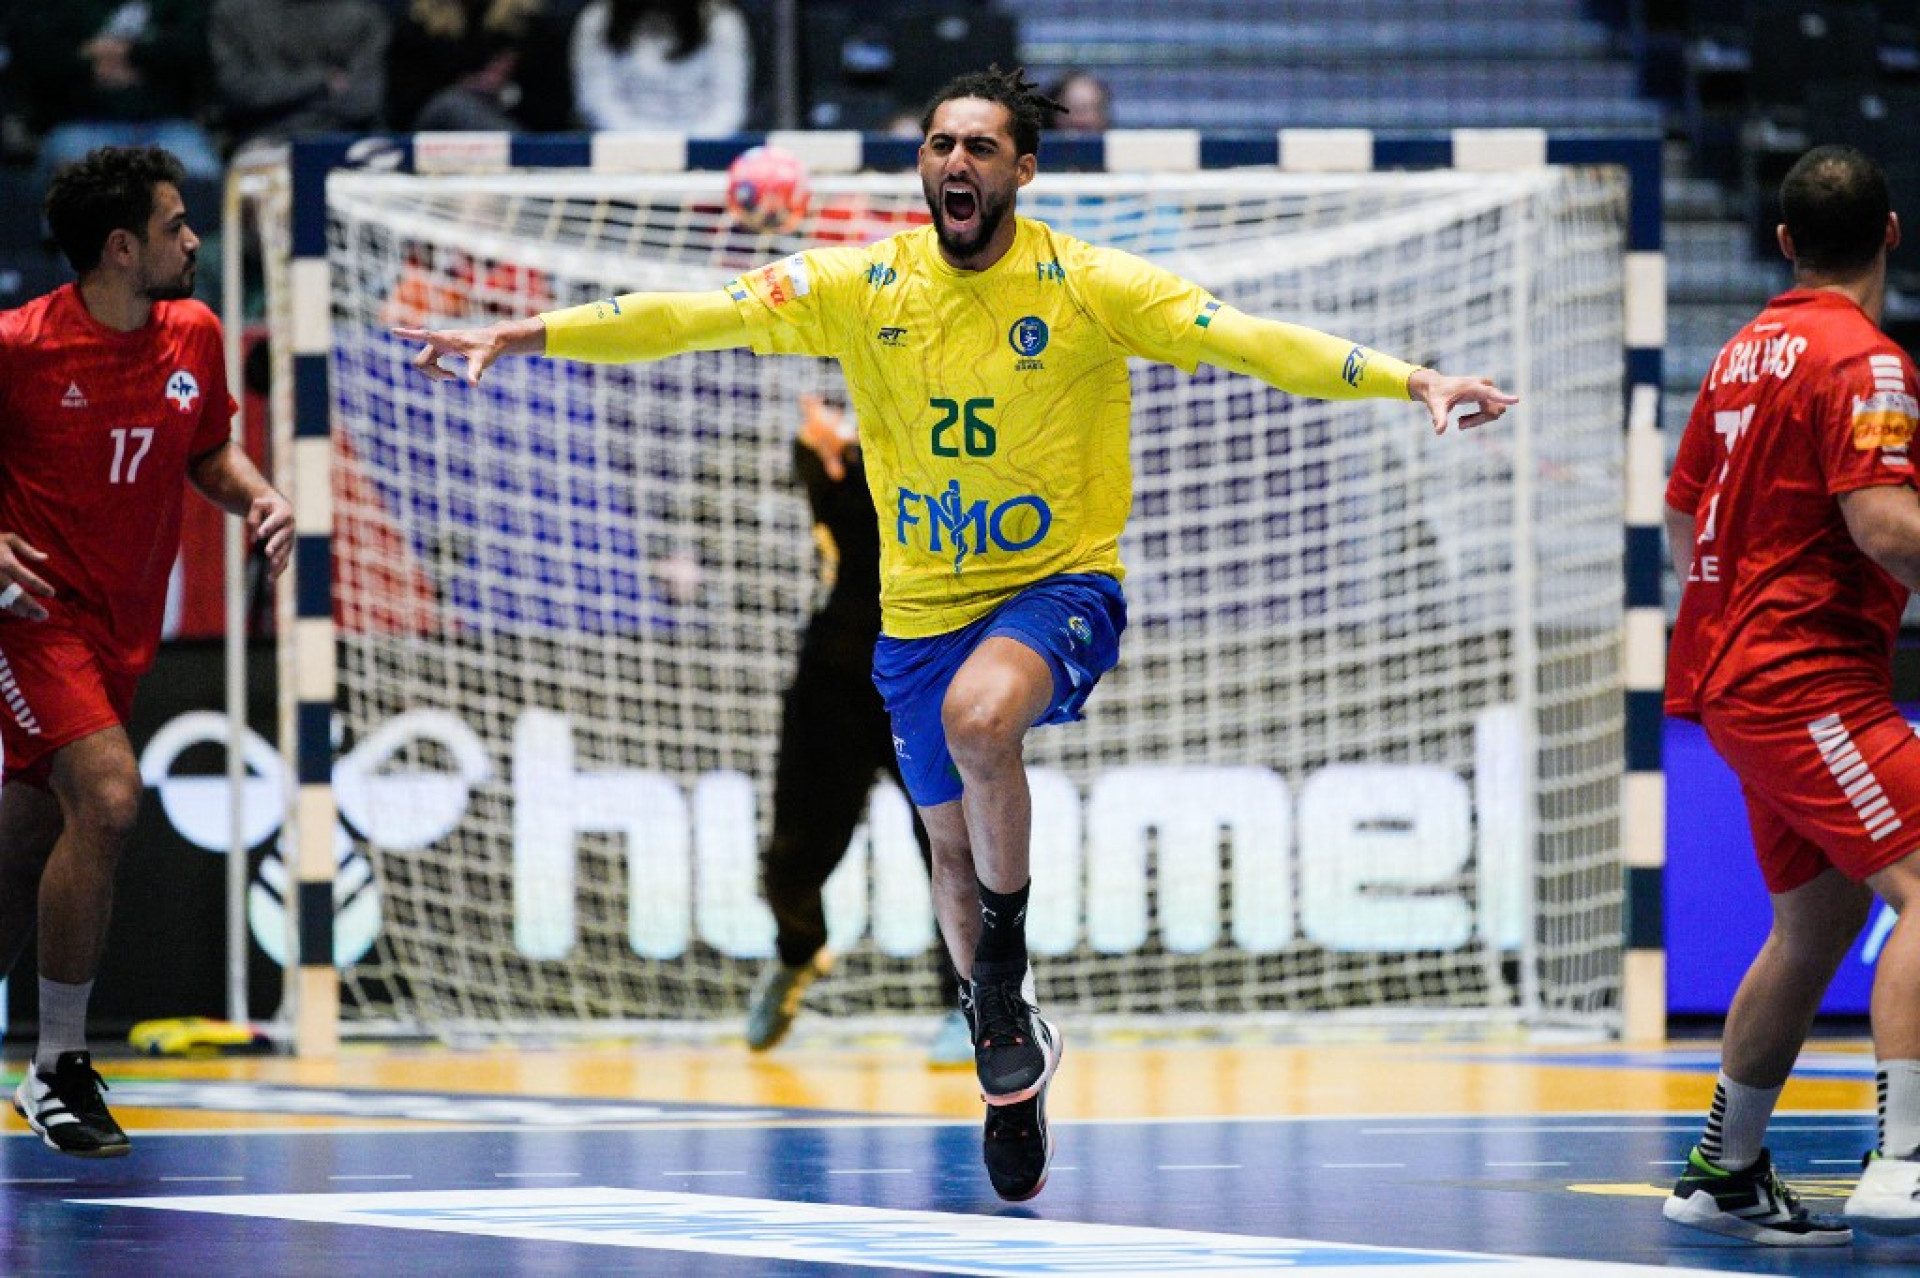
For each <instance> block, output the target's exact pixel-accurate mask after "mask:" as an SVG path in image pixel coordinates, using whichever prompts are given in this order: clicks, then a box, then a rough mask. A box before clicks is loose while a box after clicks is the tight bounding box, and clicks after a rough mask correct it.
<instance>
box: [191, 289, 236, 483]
mask: <svg viewBox="0 0 1920 1278" xmlns="http://www.w3.org/2000/svg"><path fill="white" fill-rule="evenodd" d="M204 314H205V319H204V320H203V321H202V322H201V324H200V325H199V331H200V335H201V340H202V341H203V342H204V343H206V349H208V350H210V351H211V354H210V355H209V356H208V357H207V361H206V365H205V367H206V370H207V387H206V394H204V395H203V396H201V399H200V420H199V421H198V422H196V423H195V424H194V428H193V443H192V445H191V446H189V447H188V449H187V456H188V457H189V458H192V457H204V456H206V455H207V454H208V453H210V452H212V451H213V450H214V449H216V448H218V447H220V445H222V444H224V443H226V442H227V440H228V438H230V437H231V435H232V433H233V430H232V427H233V415H234V413H236V412H237V411H239V407H240V406H239V405H238V404H236V403H234V402H233V395H232V394H231V393H230V392H229V390H228V389H227V352H226V347H225V345H224V344H223V343H222V341H221V339H220V321H219V320H218V319H217V318H215V316H214V315H213V313H212V312H211V311H207V312H205V313H204Z"/></svg>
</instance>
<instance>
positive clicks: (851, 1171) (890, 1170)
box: [827, 1167, 913, 1176]
mask: <svg viewBox="0 0 1920 1278" xmlns="http://www.w3.org/2000/svg"><path fill="white" fill-rule="evenodd" d="M827 1175H829V1176H911V1175H913V1168H911V1167H829V1168H827Z"/></svg>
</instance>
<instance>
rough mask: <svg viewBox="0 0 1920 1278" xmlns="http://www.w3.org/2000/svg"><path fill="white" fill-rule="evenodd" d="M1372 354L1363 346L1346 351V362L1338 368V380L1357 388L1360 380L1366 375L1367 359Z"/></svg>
mask: <svg viewBox="0 0 1920 1278" xmlns="http://www.w3.org/2000/svg"><path fill="white" fill-rule="evenodd" d="M1372 354H1373V352H1372V351H1370V350H1368V349H1367V348H1366V347H1364V346H1356V347H1354V348H1353V349H1352V350H1350V351H1348V352H1347V362H1346V363H1345V364H1343V365H1341V368H1340V380H1341V381H1343V382H1345V383H1346V384H1347V385H1349V386H1358V385H1359V384H1360V379H1361V378H1363V377H1365V376H1366V375H1367V359H1368V357H1369V356H1371V355H1372Z"/></svg>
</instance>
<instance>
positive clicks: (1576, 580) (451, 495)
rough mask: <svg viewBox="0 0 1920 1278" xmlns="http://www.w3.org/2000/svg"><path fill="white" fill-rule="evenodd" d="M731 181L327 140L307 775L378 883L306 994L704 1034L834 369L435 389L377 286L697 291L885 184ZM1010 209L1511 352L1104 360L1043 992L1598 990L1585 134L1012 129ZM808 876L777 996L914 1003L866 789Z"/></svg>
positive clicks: (1523, 1004) (756, 927)
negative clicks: (1395, 137)
mask: <svg viewBox="0 0 1920 1278" xmlns="http://www.w3.org/2000/svg"><path fill="white" fill-rule="evenodd" d="M723 186H724V178H723V177H722V176H721V175H720V174H718V173H689V174H685V175H644V176H613V175H608V174H604V173H592V174H588V173H583V172H564V171H551V170H549V171H520V172H508V173H502V174H493V175H470V176H469V175H457V174H435V175H412V174H405V173H375V172H355V171H340V172H336V173H334V174H332V175H331V176H330V177H329V178H328V180H327V184H326V192H327V194H326V199H327V227H328V231H327V234H328V240H329V244H328V248H329V257H330V274H331V280H332V285H331V288H332V330H331V332H332V338H331V343H332V345H331V352H330V356H329V379H330V386H331V400H332V411H333V414H334V458H335V469H334V479H333V497H334V512H335V544H334V554H335V561H334V562H335V587H334V588H335V609H336V614H337V617H338V621H339V625H340V629H339V634H338V664H339V678H340V700H339V705H338V709H339V720H340V722H339V729H338V735H339V738H340V741H339V751H340V758H341V762H340V764H339V766H338V769H337V771H336V775H335V787H336V793H337V796H338V802H339V806H340V811H341V815H342V830H343V831H344V833H345V836H346V838H348V839H350V840H351V841H352V843H353V845H354V847H355V848H356V849H357V850H359V851H362V852H364V854H365V855H366V857H367V858H368V860H369V861H370V863H371V867H372V874H373V884H374V886H375V887H376V888H377V900H378V910H379V918H378V927H377V931H375V930H372V929H369V932H370V934H371V937H372V939H371V942H370V945H369V946H366V947H357V948H360V949H361V952H357V953H351V954H342V955H339V956H338V957H339V958H340V960H341V961H342V963H343V964H344V966H343V980H344V985H343V995H344V1005H343V1013H342V1014H343V1017H344V1018H345V1020H346V1022H347V1023H346V1025H345V1026H344V1028H345V1029H346V1030H347V1031H348V1032H352V1031H353V1029H354V1025H355V1023H356V1022H358V1023H362V1024H363V1025H375V1024H388V1023H399V1024H401V1025H406V1026H411V1027H418V1028H424V1029H427V1030H430V1031H433V1032H436V1033H439V1034H442V1035H448V1036H459V1035H464V1034H473V1033H487V1032H490V1031H498V1030H501V1029H505V1028H508V1027H513V1026H523V1025H527V1024H539V1025H541V1026H543V1027H545V1028H547V1029H550V1030H555V1031H558V1030H564V1029H566V1028H568V1027H575V1028H584V1029H589V1030H593V1029H600V1030H604V1029H606V1028H608V1027H609V1026H612V1025H615V1024H620V1023H632V1022H665V1021H673V1022H686V1021H694V1022H700V1021H706V1022H715V1023H720V1024H725V1025H727V1026H729V1027H730V1026H732V1025H734V1024H737V1023H738V1018H739V1017H740V1015H741V1014H742V1012H743V1010H744V1007H745V1002H746V997H747V993H748V990H749V987H750V985H751V982H752V980H753V978H754V976H755V975H756V973H757V971H758V969H759V967H760V965H761V964H762V963H763V962H765V961H767V959H768V956H769V955H770V954H771V953H772V941H773V925H772V920H771V917H770V915H769V913H768V912H767V910H766V908H765V906H764V905H763V904H762V903H761V901H760V899H759V894H758V885H757V856H758V848H759V845H760V843H761V840H762V838H763V836H764V834H765V832H766V830H767V828H768V825H769V811H768V805H769V799H770V794H771V783H770V779H771V776H772V771H773V762H774V745H775V735H776V728H777V725H778V722H779V711H780V697H781V692H782V690H783V688H784V686H785V683H786V680H787V679H788V677H789V674H790V672H791V669H792V666H793V663H794V658H795V655H796V651H797V639H798V636H799V633H800V631H801V628H802V626H803V625H804V623H805V620H806V618H807V615H808V610H809V607H810V605H811V604H812V603H813V602H814V601H815V600H816V598H817V592H818V591H819V588H820V587H819V581H820V575H819V570H818V564H817V562H816V559H817V554H816V546H815V542H814V539H813V537H812V536H811V535H810V528H809V517H808V512H807V507H806V504H805V501H804V499H803V496H802V493H801V491H800V489H799V488H798V486H797V484H796V482H795V480H794V479H793V477H792V475H791V473H790V469H789V466H790V443H791V439H792V436H793V434H794V431H795V428H796V426H797V424H798V420H799V409H798V402H799V397H800V396H801V394H802V393H803V392H809V391H812V392H819V393H824V394H827V395H829V396H830V397H831V396H834V395H836V394H838V393H839V390H838V388H839V381H838V378H839V373H838V370H837V368H836V367H834V366H833V365H831V364H829V363H824V362H820V361H815V360H807V359H796V358H758V357H755V356H753V355H751V354H749V353H747V352H744V351H734V352H720V353H703V354H697V355H688V356H683V357H679V358H674V359H670V360H665V361H661V362H658V363H651V364H641V365H631V366H624V367H592V366H586V365H577V364H566V363H561V362H554V361H547V360H542V359H516V360H508V361H503V362H502V363H501V364H500V365H498V366H496V367H495V369H494V370H493V371H492V372H491V373H490V374H489V376H488V378H487V379H486V381H485V382H484V383H483V385H482V386H481V387H480V388H478V389H477V390H476V389H468V388H465V387H462V386H457V385H449V386H436V385H434V384H431V383H429V382H428V381H426V380H425V379H424V378H422V377H420V376H419V375H418V374H417V373H415V372H414V371H413V370H412V369H410V368H409V365H408V362H409V360H410V359H411V357H412V355H413V353H414V348H413V347H412V346H410V345H409V344H407V343H403V342H401V341H399V340H398V339H396V338H394V337H392V336H390V335H389V333H388V326H389V325H390V324H393V323H396V322H406V323H432V324H440V325H464V324H469V323H475V322H480V321H483V320H485V319H487V318H489V317H493V316H500V315H519V314H525V313H529V312H532V311H534V310H538V309H545V308H551V307H556V306H563V305H571V304H576V303H580V302H585V301H589V300H592V299H595V298H599V297H603V296H607V295H609V294H615V293H620V292H626V291H632V290H646V289H701V288H718V287H720V286H722V285H723V284H724V282H725V281H727V280H728V279H729V278H731V277H732V276H734V275H736V274H738V273H740V272H741V271H743V270H744V269H746V268H748V267H750V266H752V265H754V264H757V263H760V262H763V261H768V260H771V259H773V258H775V257H777V256H780V255H782V254H784V253H787V252H790V251H793V250H795V249H798V248H802V247H807V246H811V245H817V244H824V243H862V242H866V241H869V240H871V239H874V238H877V237H879V236H882V235H886V234H890V233H893V232H894V231H897V230H900V229H903V228H904V227H906V226H909V225H912V224H914V223H916V222H918V221H921V220H923V219H924V206H923V204H922V202H921V198H920V196H919V193H918V183H917V180H916V179H914V178H913V177H912V176H911V175H884V176H882V175H860V176H843V177H824V176H822V177H817V178H816V180H815V194H814V201H813V209H812V213H811V214H810V216H809V218H808V220H807V221H806V223H805V224H804V225H802V226H801V227H799V228H798V229H797V230H796V231H795V232H794V233H793V234H791V235H787V236H754V235H750V234H747V233H744V232H742V231H740V230H739V229H737V228H736V227H734V226H733V225H732V224H730V222H729V221H728V219H727V216H726V214H725V212H724V210H723ZM1021 202H1022V211H1023V212H1024V213H1026V214H1027V215H1029V216H1035V217H1040V218H1043V219H1046V220H1048V221H1050V222H1052V223H1053V224H1054V225H1055V226H1056V227H1059V228H1060V229H1063V230H1067V231H1070V232H1072V233H1074V234H1077V235H1080V236H1082V237H1083V238H1086V239H1088V240H1091V241H1093V242H1095V243H1102V244H1110V245H1114V246H1116V247H1120V248H1126V249H1130V250H1133V251H1135V252H1138V253H1140V254H1142V255H1144V256H1147V257H1149V258H1151V259H1153V260H1155V261H1157V262H1159V263H1161V264H1163V265H1165V266H1167V267H1169V268H1170V269H1172V270H1174V271H1176V272H1179V273H1181V274H1183V275H1185V276H1187V277H1189V278H1191V279H1193V280H1195V281H1197V282H1199V283H1201V284H1203V285H1205V286H1206V287H1208V288H1209V289H1211V290H1212V291H1213V292H1214V293H1215V294H1216V295H1217V296H1219V297H1221V298H1222V299H1223V300H1226V301H1229V302H1231V303H1232V304H1234V305H1236V306H1239V307H1240V308H1242V309H1244V310H1248V311H1251V312H1255V313H1260V314H1264V315H1269V316H1272V317H1275V318H1280V319H1290V320H1295V321H1299V322H1303V323H1307V324H1311V325H1313V326H1315V327H1318V328H1321V329H1325V330H1327V331H1330V332H1334V333H1337V334H1340V335H1342V336H1347V337H1352V338H1354V339H1356V340H1360V341H1364V342H1366V343H1367V344H1369V345H1372V346H1374V347H1376V348H1378V349H1381V350H1384V351H1389V352H1393V353H1395V354H1399V355H1403V356H1405V357H1407V358H1410V359H1414V360H1418V361H1421V362H1424V363H1429V364H1433V365H1435V366H1438V367H1440V368H1443V369H1450V370H1458V371H1469V370H1471V371H1483V372H1486V373H1489V374H1491V375H1493V376H1494V377H1496V378H1497V379H1498V380H1499V381H1500V382H1501V383H1502V384H1504V385H1506V386H1508V387H1509V388H1512V389H1515V390H1517V391H1518V392H1519V393H1520V394H1521V396H1522V397H1523V402H1522V405H1521V407H1520V408H1519V409H1518V410H1517V411H1515V412H1513V413H1511V414H1510V415H1509V416H1508V417H1507V418H1506V419H1505V420H1503V421H1502V422H1500V423H1499V424H1497V425H1495V426H1491V427H1488V428H1485V429H1481V430H1478V431H1473V432H1469V433H1465V434H1459V433H1455V432H1449V433H1448V434H1447V435H1445V436H1441V437H1436V436H1435V435H1434V434H1433V432H1432V431H1431V430H1430V428H1429V426H1428V424H1427V422H1426V420H1425V416H1424V413H1423V412H1422V410H1420V409H1419V408H1418V407H1417V406H1414V405H1410V404H1405V403H1389V402H1379V401H1369V402H1360V403H1345V404H1329V403H1321V402H1314V401H1310V400H1304V399H1297V398H1293V397H1290V396H1287V395H1284V394H1282V393H1280V392H1278V391H1275V390H1272V389H1270V388H1268V387H1267V386H1265V385H1264V384H1262V383H1259V382H1256V381H1252V380H1249V379H1246V378H1241V377H1236V376H1233V375H1230V374H1226V373H1223V372H1220V371H1218V370H1215V369H1211V368H1208V367H1205V366H1203V367H1202V368H1201V369H1200V370H1199V372H1198V373H1197V374H1195V375H1193V376H1188V375H1185V374H1182V373H1180V372H1178V371H1176V370H1173V369H1170V368H1166V367H1163V366H1158V365H1150V364H1147V363H1136V366H1135V367H1134V369H1133V394H1134V419H1133V420H1134V433H1133V455H1134V460H1135V497H1134V509H1133V517H1132V521H1131V524H1130V527H1129V530H1128V533H1127V536H1126V539H1125V541H1124V543H1123V553H1124V556H1125V558H1126V561H1127V563H1128V566H1129V570H1130V575H1129V577H1128V579H1127V594H1128V597H1129V601H1130V608H1131V624H1130V628H1129V630H1128V632H1127V634H1126V637H1125V640H1124V642H1123V646H1122V658H1121V663H1120V666H1119V668H1118V669H1117V670H1115V671H1114V672H1113V673H1112V674H1111V675H1110V676H1108V677H1107V678H1106V679H1105V680H1103V682H1102V684H1101V687H1100V689H1099V690H1098V692H1097V693H1096V694H1095V696H1094V697H1093V700H1092V702H1091V704H1090V707H1089V713H1088V717H1087V720H1086V722H1085V723H1083V724H1078V725H1075V726H1072V727H1068V728H1048V729H1044V730H1040V731H1037V732H1035V733H1033V734H1032V735H1031V736H1030V737H1029V742H1028V745H1029V749H1028V756H1027V758H1028V765H1029V768H1030V771H1031V774H1032V780H1033V798H1034V804H1033V811H1034V825H1033V867H1034V895H1033V902H1032V906H1031V909H1030V917H1029V938H1030V945H1031V947H1032V949H1033V951H1034V954H1035V968H1036V973H1037V976H1038V980H1039V990H1040V995H1041V998H1042V1001H1043V1002H1044V1003H1045V1004H1046V1006H1047V1007H1048V1009H1049V1012H1050V1014H1051V1013H1054V1012H1058V1013H1060V1014H1062V1015H1064V1016H1067V1017H1069V1018H1072V1017H1076V1016H1078V1017H1094V1016H1107V1015H1111V1016H1123V1017H1129V1018H1131V1017H1138V1016H1151V1017H1167V1018H1186V1017H1192V1018H1207V1019H1209V1020H1212V1019H1215V1018H1219V1017H1223V1016H1226V1017H1237V1016H1246V1017H1258V1016H1264V1017H1292V1016H1317V1017H1326V1016H1329V1015H1332V1016H1346V1017H1360V1018H1364V1019H1367V1020H1381V1021H1385V1020H1389V1019H1410V1018H1413V1019H1417V1018H1426V1017H1442V1018H1448V1019H1458V1020H1461V1021H1473V1022H1488V1023H1492V1022H1500V1023H1513V1022H1520V1023H1528V1024H1540V1023H1547V1022H1553V1023H1575V1024H1581V1025H1585V1026H1588V1027H1592V1028H1599V1029H1606V1028H1609V1027H1612V1026H1615V1025H1617V1017H1618V1012H1619V1007H1618V1005H1619V988H1620V979H1621V973H1620V969H1621V944H1622V941H1621V928H1622V924H1621V914H1622V888H1621V883H1622V856H1621V846H1620V844H1621V839H1620V816H1619V812H1620V797H1621V784H1622V766H1623V764H1622V760H1623V753H1624V750H1623V694H1622V688H1623V678H1622V640H1621V633H1622V630H1621V627H1622V617H1623V594H1622V591H1623V587H1622V573H1621V567H1620V565H1621V562H1622V555H1623V543H1624V535H1623V523H1622V519H1623V514H1622V497H1621V493H1622V485H1623V479H1622V451H1623V421H1624V417H1625V407H1624V404H1623V390H1622V386H1623V378H1624V372H1623V359H1624V355H1623V332H1622V314H1623V304H1622V261H1623V254H1624V241H1625V232H1624V225H1625V221H1626V216H1627V198H1626V183H1625V179H1624V178H1623V177H1622V176H1621V175H1620V174H1619V173H1618V172H1616V171H1614V170H1611V169H1607V168H1604V167H1594V168H1584V167H1556V168H1548V169H1541V170H1538V171H1532V172H1524V173H1511V174H1488V173H1475V174H1471V175H1464V174H1457V173H1451V172H1426V173H1416V172H1393V173H1380V174H1342V175H1301V174H1288V173H1282V172H1278V171H1274V170H1261V171H1254V170H1225V171H1220V172H1212V173H1199V174H1194V175H1179V176H1173V175H1165V174H1152V175H1131V176H1130V175H1127V174H1105V175H1046V176H1043V177H1041V178H1040V179H1039V180H1038V181H1036V182H1035V183H1034V184H1033V186H1032V187H1031V188H1029V189H1028V190H1027V191H1026V192H1024V193H1023V194H1022V197H1021ZM343 863H344V862H343ZM362 908H363V909H364V908H365V907H364V901H363V902H362ZM828 914H829V922H830V927H831V932H832V941H831V944H832V947H833V948H834V950H835V951H836V952H837V954H838V956H839V960H838V965H837V967H836V969H835V971H834V974H833V976H832V977H831V978H830V979H828V980H825V981H823V982H821V983H820V984H818V985H816V986H815V987H814V989H813V990H812V991H811V992H810V993H809V995H808V1006H809V1008H810V1010H811V1011H813V1012H814V1013H824V1014H827V1015H837V1016H844V1017H854V1016H874V1017H877V1016H889V1015H893V1014H898V1013H914V1012H925V1011H929V1010H931V1009H933V1008H934V1006H935V1004H936V1002H937V994H936V989H937V986H936V980H935V976H934V967H933V954H934V947H935V946H937V945H938V940H937V935H936V931H935V927H934V923H933V917H932V912H931V909H930V906H929V898H928V893H927V887H926V880H925V875H924V873H923V872H922V870H921V868H920V864H919V858H918V854H917V852H916V850H915V847H914V843H913V839H912V835H911V829H910V823H909V815H908V809H907V806H906V803H905V801H904V799H903V798H902V797H901V796H900V795H899V794H898V793H897V792H896V791H894V790H893V789H892V788H891V787H890V786H888V785H885V784H882V785H881V786H880V788H878V789H877V790H876V791H875V793H874V796H873V800H872V803H871V805H870V809H869V813H868V817H867V820H866V822H865V824H864V825H863V826H862V828H861V830H860V831H859V832H858V834H857V835H856V837H855V839H854V843H853V846H852V847H851V848H850V850H849V852H848V855H847V857H846V859H845V861H844V862H843V863H842V865H841V867H840V869H839V870H838V871H837V873H836V874H835V876H834V878H833V880H832V881H831V883H830V884H829V888H828Z"/></svg>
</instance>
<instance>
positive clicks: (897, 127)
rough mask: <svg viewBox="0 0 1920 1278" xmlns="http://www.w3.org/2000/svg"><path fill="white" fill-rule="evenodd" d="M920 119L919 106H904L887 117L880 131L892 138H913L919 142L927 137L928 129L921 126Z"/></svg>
mask: <svg viewBox="0 0 1920 1278" xmlns="http://www.w3.org/2000/svg"><path fill="white" fill-rule="evenodd" d="M920 119H921V112H920V108H919V107H910V106H903V107H901V108H900V109H899V110H898V111H895V112H894V113H893V114H892V115H890V116H888V117H887V122H886V124H885V126H884V127H883V128H882V129H881V130H880V131H881V132H882V133H885V134H886V135H887V136H888V137H890V138H911V139H912V140H913V141H915V142H919V141H922V140H924V139H925V138H926V131H925V130H924V129H922V128H921V127H920Z"/></svg>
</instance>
